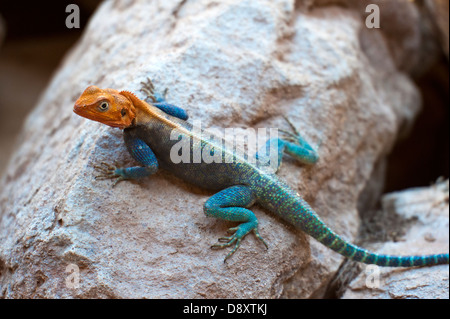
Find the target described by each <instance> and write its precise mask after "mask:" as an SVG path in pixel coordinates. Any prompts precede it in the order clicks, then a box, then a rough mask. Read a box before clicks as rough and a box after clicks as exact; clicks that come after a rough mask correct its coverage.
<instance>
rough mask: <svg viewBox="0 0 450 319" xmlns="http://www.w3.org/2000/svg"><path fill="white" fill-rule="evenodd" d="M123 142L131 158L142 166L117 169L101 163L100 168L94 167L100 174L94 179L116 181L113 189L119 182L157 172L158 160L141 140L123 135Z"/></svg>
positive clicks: (114, 166) (115, 166)
mask: <svg viewBox="0 0 450 319" xmlns="http://www.w3.org/2000/svg"><path fill="white" fill-rule="evenodd" d="M124 140H125V145H126V146H127V149H128V152H129V153H130V154H131V156H132V157H133V158H134V159H135V160H137V161H138V162H139V163H141V164H142V165H144V166H135V167H118V166H117V165H115V164H114V165H111V164H106V163H101V166H94V167H95V168H96V169H97V170H98V171H99V172H100V174H99V175H97V176H96V179H114V178H115V179H116V180H115V182H114V184H113V187H114V186H115V185H116V184H117V183H118V182H120V181H123V180H126V179H138V178H142V177H146V176H149V175H151V174H154V173H155V172H156V171H157V170H158V160H157V159H156V156H155V154H154V153H153V151H152V150H151V148H150V147H149V146H148V145H147V144H146V143H145V142H144V141H143V140H141V139H139V138H136V137H134V136H132V135H130V134H127V133H125V134H124Z"/></svg>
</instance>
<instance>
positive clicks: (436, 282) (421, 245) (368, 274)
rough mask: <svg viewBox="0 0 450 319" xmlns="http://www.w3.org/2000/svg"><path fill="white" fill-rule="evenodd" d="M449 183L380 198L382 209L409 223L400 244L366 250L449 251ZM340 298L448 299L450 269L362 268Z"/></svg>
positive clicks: (404, 251) (387, 251)
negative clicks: (381, 199)
mask: <svg viewBox="0 0 450 319" xmlns="http://www.w3.org/2000/svg"><path fill="white" fill-rule="evenodd" d="M448 194H449V189H448V180H447V181H445V182H442V183H439V184H436V185H434V186H431V187H425V188H418V189H411V190H406V191H403V192H397V193H391V194H388V195H385V196H384V198H383V209H384V210H386V211H388V212H389V214H398V215H399V216H401V218H402V219H404V220H409V221H412V222H410V223H409V226H408V227H407V231H406V232H405V234H404V235H403V236H401V240H399V241H397V242H386V243H383V244H382V245H380V244H378V245H371V246H367V247H368V248H369V249H376V250H377V251H380V252H383V253H386V254H415V253H416V252H417V251H421V252H423V253H426V254H432V253H436V252H438V251H440V250H442V249H445V250H442V251H441V252H447V251H448V243H449V235H448V229H449V222H448V211H449V202H448ZM363 268H365V269H364V270H363V271H362V272H361V274H360V275H359V276H358V277H357V278H356V279H354V280H353V281H352V282H351V283H350V285H349V287H348V289H347V291H346V292H345V294H344V296H343V298H352V299H353V298H358V299H359V298H366V299H367V298H376V299H379V298H392V299H398V298H402V299H404V298H421V299H424V298H433V299H436V298H441V299H444V298H446V299H448V298H449V267H448V265H440V266H434V267H426V268H418V269H413V268H409V269H394V268H381V267H376V268H374V267H373V266H365V267H364V266H363Z"/></svg>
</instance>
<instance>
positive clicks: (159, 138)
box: [73, 80, 449, 267]
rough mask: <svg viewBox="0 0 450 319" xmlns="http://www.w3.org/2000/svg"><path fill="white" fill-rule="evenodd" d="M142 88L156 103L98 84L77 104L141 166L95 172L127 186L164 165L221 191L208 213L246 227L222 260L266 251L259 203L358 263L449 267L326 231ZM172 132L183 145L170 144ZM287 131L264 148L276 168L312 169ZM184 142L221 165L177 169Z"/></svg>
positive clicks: (295, 199)
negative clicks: (251, 249) (249, 238)
mask: <svg viewBox="0 0 450 319" xmlns="http://www.w3.org/2000/svg"><path fill="white" fill-rule="evenodd" d="M143 84H144V90H146V92H147V94H148V97H149V98H150V99H151V102H150V103H147V102H145V101H143V100H141V99H139V98H138V97H137V96H136V95H134V94H133V93H131V92H128V91H120V92H119V91H117V90H114V89H100V88H98V87H96V86H89V87H88V88H87V89H86V90H85V91H84V92H83V93H82V94H81V96H80V98H79V99H78V100H77V101H76V103H75V106H74V109H73V110H74V112H75V113H76V114H78V115H80V116H82V117H85V118H88V119H91V120H94V121H98V122H100V123H103V124H106V125H109V126H112V127H118V128H120V129H123V135H124V140H125V145H126V147H127V149H128V151H129V153H130V154H131V156H132V157H133V158H134V159H135V160H137V161H138V162H139V163H140V164H142V166H136V167H126V168H123V167H116V166H115V165H111V164H106V163H102V164H101V166H97V169H100V170H101V171H102V174H101V175H99V176H98V178H100V179H101V178H103V179H104V178H116V181H115V183H114V185H115V184H116V183H117V182H118V181H121V180H125V179H137V178H142V177H145V176H149V175H151V174H153V173H155V172H156V171H157V170H158V168H159V167H161V168H164V169H166V170H168V171H169V172H172V173H173V174H175V175H176V176H178V177H180V178H182V179H184V180H185V181H187V182H190V183H193V184H195V185H198V186H200V187H203V188H206V189H209V190H215V191H218V192H217V193H216V194H215V195H213V196H212V197H210V198H209V199H208V200H207V201H206V202H205V204H204V212H205V214H206V215H207V216H212V217H215V218H219V219H224V220H227V221H233V222H240V224H239V225H238V226H237V227H233V228H230V229H229V233H231V234H232V235H231V236H229V237H222V238H219V243H216V244H214V245H213V246H212V248H224V247H230V246H233V245H234V247H233V248H232V249H231V251H230V252H229V253H228V254H227V255H226V257H225V259H224V261H226V260H227V259H228V258H229V257H230V256H231V255H232V254H234V253H235V252H236V250H237V249H238V248H239V245H240V244H241V240H242V239H243V238H244V237H245V236H246V235H247V234H248V233H250V232H253V233H254V234H255V235H256V237H257V238H258V239H259V240H261V241H262V242H263V243H264V245H265V246H266V247H268V246H267V244H266V242H265V241H264V239H263V238H262V237H261V236H260V234H259V231H258V220H257V218H256V216H255V215H254V213H253V212H252V211H251V210H249V207H250V206H252V205H253V204H259V205H260V206H262V207H263V208H265V209H267V210H269V211H271V212H273V213H274V214H276V215H278V216H280V217H281V218H282V219H283V220H285V221H287V222H288V223H290V224H292V225H294V226H295V227H296V228H299V229H301V230H302V231H304V232H306V233H307V234H309V235H310V236H312V237H314V238H315V239H316V240H318V241H319V242H321V243H322V244H323V245H325V246H327V247H329V248H331V249H332V250H334V251H336V252H338V253H340V254H341V255H343V256H345V257H347V258H350V259H352V260H355V261H359V262H363V263H367V264H376V265H379V266H393V267H410V266H428V265H438V264H448V263H449V254H448V253H447V254H434V255H424V256H391V255H382V254H376V253H372V252H369V251H367V250H365V249H362V248H360V247H358V246H355V245H353V244H351V243H349V242H347V241H345V240H344V239H342V238H341V237H340V236H339V235H337V234H335V233H334V232H333V231H332V230H331V229H330V228H329V227H328V226H326V225H325V224H324V223H323V222H322V220H321V219H320V218H319V216H318V215H317V214H316V212H314V210H313V209H312V208H311V207H310V205H309V204H308V203H307V202H306V201H305V200H304V199H302V198H301V197H300V196H299V195H298V194H297V193H296V192H295V191H294V190H292V189H291V188H290V187H289V186H287V185H286V184H285V183H284V182H282V181H281V180H280V179H279V178H277V177H276V175H275V174H273V173H267V172H266V171H265V170H264V169H263V168H261V167H259V166H258V165H257V163H256V164H255V163H250V162H249V161H248V160H245V159H242V158H238V156H237V155H236V153H235V151H234V150H230V149H229V148H228V149H227V148H226V146H224V145H225V144H224V143H220V142H217V141H218V140H219V141H220V139H217V138H214V139H208V138H203V137H202V135H200V136H199V135H198V134H195V133H194V132H193V130H192V125H191V124H190V123H188V122H187V119H188V116H187V113H186V111H185V110H183V109H182V108H180V107H177V106H175V105H172V104H169V103H167V102H166V101H165V99H164V97H163V96H162V95H161V94H158V93H155V92H154V87H153V84H152V83H151V81H150V80H149V81H148V82H147V83H143ZM173 131H174V132H175V135H176V136H177V137H178V139H173V138H172V139H171V134H172V136H173V134H174V132H173ZM282 132H284V133H285V134H284V135H286V137H284V138H276V139H269V141H268V142H267V145H266V149H265V150H266V151H267V147H272V146H273V145H275V147H276V154H277V159H276V160H277V163H276V167H279V166H280V164H281V159H282V156H283V154H284V153H288V154H289V155H291V156H293V157H294V158H295V159H297V160H299V161H300V162H302V163H306V164H314V163H315V162H316V161H317V160H318V158H319V157H318V154H317V152H316V151H315V150H314V149H313V148H312V147H311V146H310V145H309V144H308V143H307V142H306V141H305V140H304V139H303V138H302V137H301V136H300V134H298V132H297V131H296V130H295V134H294V133H291V132H288V131H282ZM183 138H185V139H187V140H188V141H190V142H189V148H188V150H189V152H190V153H191V155H192V154H193V153H194V152H195V151H198V150H199V148H200V149H201V150H202V151H203V150H206V149H207V150H209V151H213V152H220V153H221V154H222V159H223V161H222V162H221V163H216V162H212V163H206V162H205V161H203V159H202V160H201V162H200V163H194V162H192V161H189V162H187V163H185V162H183V161H182V162H179V163H174V161H172V160H171V157H170V153H171V149H172V147H173V146H174V145H175V144H176V143H178V142H179V141H180V139H183ZM258 153H259V152H258ZM263 153H264V154H267V153H266V152H263ZM190 158H192V156H191V157H190Z"/></svg>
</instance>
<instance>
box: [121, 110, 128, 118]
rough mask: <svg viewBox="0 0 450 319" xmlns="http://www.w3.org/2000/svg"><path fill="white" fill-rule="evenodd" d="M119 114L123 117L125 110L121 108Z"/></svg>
mask: <svg viewBox="0 0 450 319" xmlns="http://www.w3.org/2000/svg"><path fill="white" fill-rule="evenodd" d="M120 115H122V117H124V116H125V115H127V110H125V109H122V110H121V111H120Z"/></svg>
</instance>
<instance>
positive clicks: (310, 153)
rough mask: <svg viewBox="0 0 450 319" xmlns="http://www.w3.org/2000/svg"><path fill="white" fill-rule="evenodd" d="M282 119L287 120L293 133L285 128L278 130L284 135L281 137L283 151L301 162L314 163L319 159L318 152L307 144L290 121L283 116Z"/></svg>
mask: <svg viewBox="0 0 450 319" xmlns="http://www.w3.org/2000/svg"><path fill="white" fill-rule="evenodd" d="M284 119H285V120H286V121H287V122H288V124H289V126H290V127H291V129H292V130H293V131H294V133H292V132H289V131H285V130H279V131H280V132H281V133H283V134H284V135H285V137H283V139H282V141H283V142H284V143H285V150H284V151H285V152H286V153H288V154H289V155H291V156H292V157H294V158H295V159H296V160H298V161H299V162H301V163H304V164H315V163H316V162H317V161H318V160H319V154H317V151H316V150H315V149H313V148H312V147H311V145H309V144H308V142H306V141H305V139H303V137H302V136H301V135H300V133H299V132H298V130H297V129H296V128H295V126H294V125H293V124H292V122H291V121H289V119H288V118H286V117H285V118H284Z"/></svg>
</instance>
